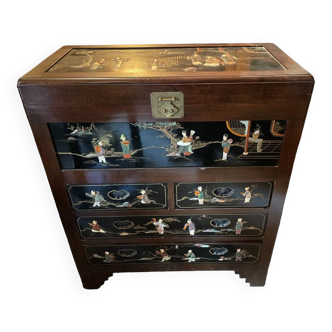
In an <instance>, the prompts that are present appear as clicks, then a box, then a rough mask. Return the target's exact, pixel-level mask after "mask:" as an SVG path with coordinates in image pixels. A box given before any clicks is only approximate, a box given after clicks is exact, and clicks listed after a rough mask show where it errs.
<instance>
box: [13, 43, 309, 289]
mask: <svg viewBox="0 0 332 332" xmlns="http://www.w3.org/2000/svg"><path fill="white" fill-rule="evenodd" d="M230 45H231V46H237V45H238V46H258V45H261V46H264V47H265V48H266V49H267V50H268V51H269V52H270V53H271V54H272V55H273V56H274V57H275V58H276V59H277V60H278V61H279V62H280V63H281V64H282V65H283V66H284V67H286V68H287V70H286V71H282V72H279V71H278V72H277V71H258V72H227V73H215V72H208V73H205V72H204V73H186V74H182V75H179V74H174V73H164V74H162V75H161V74H160V73H159V74H158V73H152V74H151V76H149V77H121V76H119V75H118V76H116V75H113V76H112V77H110V75H108V74H107V73H98V74H90V75H86V74H84V73H66V74H63V73H52V72H47V69H48V68H50V67H51V66H52V65H53V64H54V63H56V62H57V61H58V60H59V59H60V58H62V57H63V56H65V55H66V54H67V53H68V52H69V51H70V50H71V49H72V48H74V47H75V48H90V47H91V48H96V47H97V48H111V47H112V46H102V47H101V46H65V47H63V48H61V49H60V50H58V51H57V52H55V53H54V54H53V55H51V56H50V57H49V58H47V59H46V60H44V61H43V62H42V63H41V64H40V65H38V66H37V67H35V68H34V69H33V70H32V71H30V72H29V73H28V74H26V75H25V76H23V77H22V78H21V79H20V80H19V83H18V88H19V92H20V95H21V98H22V101H23V104H24V108H25V110H26V114H27V117H28V120H29V122H30V126H31V129H32V132H33V135H34V138H35V141H36V144H37V146H38V149H39V153H40V156H41V158H42V161H43V164H44V167H45V171H46V174H47V177H48V181H49V183H50V186H51V189H52V193H53V196H54V199H55V202H56V205H57V208H58V211H59V215H60V218H61V221H62V224H63V227H64V230H65V233H66V236H67V238H68V241H69V244H70V247H71V251H72V254H73V257H74V260H75V263H76V266H77V269H78V271H79V274H80V276H81V279H82V283H83V286H84V287H85V288H87V289H94V288H98V287H100V286H101V285H102V284H103V283H104V282H105V281H106V280H107V279H108V278H109V277H111V276H112V275H113V273H120V272H140V271H142V272H146V271H165V270H167V271H198V270H233V271H235V273H236V274H238V275H239V276H240V277H241V278H245V279H246V281H247V282H249V283H250V285H252V286H263V285H264V284H265V280H266V275H267V271H268V267H269V264H270V260H271V256H272V251H273V247H274V243H275V239H276V236H277V232H278V227H279V224H280V219H281V214H282V209H283V205H284V201H285V196H286V193H287V188H288V184H289V180H290V176H291V172H292V168H293V162H294V159H295V155H296V151H297V147H298V144H299V141H300V138H301V133H302V129H303V126H304V122H305V118H306V113H307V110H308V107H309V102H310V98H311V94H312V90H313V86H314V80H313V77H312V76H311V75H310V74H309V73H308V72H306V71H305V70H304V69H303V68H301V67H300V66H299V65H298V64H297V63H296V62H294V61H293V60H292V59H291V58H289V57H288V56H287V55H286V54H285V53H283V52H282V51H281V50H280V49H279V48H278V47H277V46H275V45H274V44H230ZM184 46H191V47H198V46H201V45H159V46H157V47H168V48H172V47H184ZM204 46H207V47H208V46H210V47H212V46H223V47H225V46H227V45H226V44H208V45H204ZM126 47H128V48H130V47H131V48H133V47H143V48H144V47H145V48H149V47H156V46H155V45H145V46H137V45H131V46H116V48H126ZM158 91H159V92H168V91H180V92H182V93H183V94H184V96H185V107H184V108H185V116H184V118H183V119H181V122H199V121H201V122H204V121H225V120H243V119H249V120H251V119H253V120H275V119H283V120H287V127H286V132H285V136H284V142H283V148H282V151H281V155H280V159H279V165H278V166H277V167H261V166H260V167H255V166H250V167H244V168H242V167H241V168H237V167H234V168H233V167H223V168H222V170H221V169H220V168H195V167H190V168H185V167H184V168H166V169H158V168H156V169H135V170H133V169H104V170H61V169H60V167H59V163H58V160H57V155H56V153H55V150H54V146H53V142H52V139H51V136H50V132H49V130H48V126H47V124H48V123H51V122H63V123H66V122H74V123H77V122H153V121H156V120H155V119H154V118H153V117H152V114H151V105H150V94H151V92H158ZM167 121H171V120H165V122H167ZM232 181H235V182H243V181H247V182H252V181H257V182H259V181H272V182H274V188H273V195H272V199H271V203H270V206H269V207H267V208H263V209H259V208H253V209H251V208H245V209H241V213H243V214H250V213H262V212H263V213H268V220H267V223H266V228H265V232H264V234H263V235H262V236H260V237H256V238H251V237H241V238H239V237H237V238H236V237H235V236H234V237H233V236H229V237H222V236H220V238H218V239H216V238H213V243H216V242H217V243H235V242H236V243H242V244H245V243H259V244H260V245H261V251H260V256H259V261H258V263H253V264H245V263H242V262H236V263H227V262H224V263H222V264H215V263H199V262H196V263H195V264H187V263H172V264H168V263H167V262H166V263H162V264H149V263H144V264H136V265H135V264H126V265H121V264H112V265H107V266H106V265H95V266H93V265H91V264H89V263H88V260H87V257H86V254H85V250H84V248H85V247H86V246H103V245H112V244H136V245H144V244H147V243H154V242H156V239H155V238H154V239H153V238H148V237H144V238H140V239H138V238H136V239H135V238H121V239H120V238H119V239H103V240H95V239H94V240H91V239H82V238H81V237H80V235H79V231H78V228H77V222H76V218H77V217H80V216H108V215H111V214H112V215H116V216H126V215H131V214H132V212H130V211H116V214H115V212H112V211H100V210H99V211H95V210H93V211H82V212H74V211H73V209H72V207H71V204H70V201H69V199H68V193H67V190H66V185H75V184H111V183H130V184H135V183H137V184H139V183H155V182H163V183H167V185H168V206H169V208H168V210H159V211H157V210H156V211H153V212H152V211H149V210H148V209H147V210H139V211H135V215H138V216H139V215H141V216H142V215H151V216H158V215H165V214H166V215H169V216H171V215H174V213H176V214H179V215H180V214H183V215H184V214H188V210H185V209H176V207H175V204H174V183H175V182H232ZM238 211H239V210H238V209H234V208H224V209H223V213H237V212H238ZM204 213H208V214H218V213H220V209H219V210H217V209H209V210H208V212H207V210H206V209H204V208H202V209H199V210H196V211H195V214H204ZM211 241H212V239H211V237H209V236H206V237H200V238H199V239H195V238H193V237H190V236H189V235H188V237H181V238H180V237H177V236H174V237H173V238H172V241H170V238H165V237H160V238H158V243H160V244H167V243H170V242H171V243H178V244H181V243H204V242H211Z"/></svg>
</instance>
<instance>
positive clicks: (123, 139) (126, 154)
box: [120, 134, 131, 159]
mask: <svg viewBox="0 0 332 332" xmlns="http://www.w3.org/2000/svg"><path fill="white" fill-rule="evenodd" d="M120 139H121V142H120V143H121V147H122V151H123V158H125V159H129V158H131V154H130V145H129V144H130V141H127V137H126V136H125V135H124V134H122V135H121V136H120Z"/></svg>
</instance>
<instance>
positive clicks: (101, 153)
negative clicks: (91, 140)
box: [94, 141, 106, 163]
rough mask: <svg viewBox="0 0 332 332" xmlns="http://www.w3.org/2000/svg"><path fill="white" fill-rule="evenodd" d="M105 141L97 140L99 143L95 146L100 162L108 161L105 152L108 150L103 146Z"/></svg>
mask: <svg viewBox="0 0 332 332" xmlns="http://www.w3.org/2000/svg"><path fill="white" fill-rule="evenodd" d="M103 145H104V143H103V141H97V144H96V145H95V146H94V149H95V152H96V153H97V157H98V161H99V162H100V163H106V159H105V153H106V150H105V149H104V148H103Z"/></svg>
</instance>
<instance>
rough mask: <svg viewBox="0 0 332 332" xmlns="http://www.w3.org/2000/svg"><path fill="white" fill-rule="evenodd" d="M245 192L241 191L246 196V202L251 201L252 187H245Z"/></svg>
mask: <svg viewBox="0 0 332 332" xmlns="http://www.w3.org/2000/svg"><path fill="white" fill-rule="evenodd" d="M244 190H245V192H244V193H241V195H242V196H244V203H249V202H250V200H251V191H250V187H246V188H244Z"/></svg>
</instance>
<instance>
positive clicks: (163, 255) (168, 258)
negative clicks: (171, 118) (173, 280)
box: [156, 249, 171, 262]
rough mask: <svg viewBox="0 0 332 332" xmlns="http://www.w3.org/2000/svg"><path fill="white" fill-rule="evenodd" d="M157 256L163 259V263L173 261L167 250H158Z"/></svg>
mask: <svg viewBox="0 0 332 332" xmlns="http://www.w3.org/2000/svg"><path fill="white" fill-rule="evenodd" d="M156 254H157V255H159V256H161V257H162V259H161V262H165V261H169V260H170V259H171V256H169V255H168V253H167V252H166V251H165V249H160V251H158V250H157V251H156Z"/></svg>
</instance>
